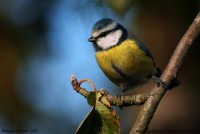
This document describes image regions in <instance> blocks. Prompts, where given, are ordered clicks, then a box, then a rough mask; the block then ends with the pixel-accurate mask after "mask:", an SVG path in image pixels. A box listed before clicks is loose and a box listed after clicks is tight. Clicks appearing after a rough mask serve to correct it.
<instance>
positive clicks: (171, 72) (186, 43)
mask: <svg viewBox="0 0 200 134" xmlns="http://www.w3.org/2000/svg"><path fill="white" fill-rule="evenodd" d="M199 31H200V12H199V13H198V15H197V17H196V18H195V20H194V21H193V23H192V24H191V26H190V27H189V28H188V30H187V31H186V33H185V34H184V35H183V37H182V39H181V40H180V42H179V44H178V45H177V47H176V49H175V51H174V53H173V55H172V57H171V59H170V61H169V63H168V65H167V67H166V68H165V70H164V72H163V74H162V76H161V77H160V79H161V80H162V81H163V82H164V83H165V84H166V85H170V84H171V82H172V81H173V79H174V78H176V76H177V73H178V71H179V69H180V67H181V65H182V63H183V60H184V57H185V56H186V53H187V52H188V50H189V48H190V46H191V45H192V43H193V41H194V39H195V38H196V37H197V35H198V34H199ZM166 91H167V90H165V89H164V88H163V87H162V86H160V87H157V86H156V85H155V86H154V88H153V90H152V91H151V95H150V97H149V98H148V100H147V101H146V102H145V104H144V105H143V107H142V109H141V111H140V112H139V114H138V116H137V118H136V121H135V123H134V125H133V127H132V129H131V132H130V133H131V134H143V133H145V131H146V130H147V129H148V125H149V123H150V121H151V119H152V117H153V115H154V113H155V111H156V109H157V106H158V105H159V103H160V101H161V99H162V97H163V96H164V95H165V93H166Z"/></svg>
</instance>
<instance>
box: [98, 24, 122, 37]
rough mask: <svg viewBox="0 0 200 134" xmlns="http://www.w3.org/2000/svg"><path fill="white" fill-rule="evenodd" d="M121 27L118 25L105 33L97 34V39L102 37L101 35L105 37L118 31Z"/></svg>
mask: <svg viewBox="0 0 200 134" xmlns="http://www.w3.org/2000/svg"><path fill="white" fill-rule="evenodd" d="M119 29H120V28H119V27H118V26H117V27H116V28H114V29H112V30H109V31H106V32H103V33H101V34H100V35H99V36H97V37H96V39H98V38H101V37H105V36H106V35H108V34H110V33H112V32H114V31H117V30H119Z"/></svg>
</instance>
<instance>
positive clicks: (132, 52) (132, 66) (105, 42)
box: [88, 18, 161, 92]
mask: <svg viewBox="0 0 200 134" xmlns="http://www.w3.org/2000/svg"><path fill="white" fill-rule="evenodd" d="M88 41H89V42H91V43H92V44H93V46H94V52H95V57H96V61H97V63H98V65H99V67H100V68H101V70H102V71H103V72H104V74H105V75H106V76H107V77H108V79H110V80H111V81H112V82H113V83H115V84H116V85H117V86H119V87H120V88H121V89H122V90H123V92H124V91H128V90H132V89H135V88H137V87H139V86H141V85H143V84H145V83H147V82H148V81H149V79H151V78H152V77H153V76H154V77H156V78H157V77H159V76H160V74H161V71H160V69H159V68H157V67H156V65H155V61H154V58H153V56H152V54H151V53H150V51H149V50H148V49H147V47H146V46H145V45H144V44H143V43H142V42H141V41H140V40H139V39H138V38H137V37H136V36H135V35H134V34H132V33H131V32H130V31H129V30H127V29H126V28H125V27H124V26H122V25H121V24H120V23H118V22H116V21H114V20H112V19H110V18H103V19H101V20H99V21H97V22H96V23H95V24H94V26H93V27H92V32H91V37H90V38H89V39H88Z"/></svg>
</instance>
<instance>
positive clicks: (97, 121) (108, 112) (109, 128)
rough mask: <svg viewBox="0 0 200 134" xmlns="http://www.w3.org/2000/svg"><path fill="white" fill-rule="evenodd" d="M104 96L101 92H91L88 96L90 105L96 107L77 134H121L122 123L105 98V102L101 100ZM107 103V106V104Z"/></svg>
mask: <svg viewBox="0 0 200 134" xmlns="http://www.w3.org/2000/svg"><path fill="white" fill-rule="evenodd" d="M101 96H102V95H101V94H100V92H99V91H97V92H91V93H90V95H89V96H88V98H87V99H88V103H89V104H90V105H93V103H94V102H95V103H94V106H93V108H92V110H91V111H90V112H89V113H88V115H87V116H86V117H85V119H84V120H83V121H82V122H81V124H80V125H79V127H78V129H77V131H76V133H77V134H119V133H120V121H119V117H118V116H117V114H116V112H115V111H114V110H113V109H112V107H110V104H108V103H109V102H108V101H107V100H105V98H104V99H103V102H102V101H101V100H99V99H100V97H101ZM94 97H96V99H95V101H94ZM105 102H106V104H105ZM108 105H109V106H108Z"/></svg>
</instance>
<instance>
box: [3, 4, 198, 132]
mask: <svg viewBox="0 0 200 134" xmlns="http://www.w3.org/2000/svg"><path fill="white" fill-rule="evenodd" d="M199 9H200V1H198V0H190V1H188V0H177V1H173V0H162V1H160V0H154V1H150V0H146V1H143V0H118V1H115V0H104V1H100V0H95V1H93V0H82V1H79V2H78V1H69V0H29V1H27V0H18V1H16V0H2V1H0V129H1V130H3V129H29V130H30V129H38V131H39V133H41V134H46V133H48V134H58V133H60V134H63V133H74V132H75V130H76V128H77V127H78V125H79V123H80V122H81V121H82V119H83V118H84V116H86V114H87V113H88V112H89V110H90V107H89V106H88V104H87V103H86V100H85V99H84V98H83V97H82V96H80V95H79V94H77V93H76V92H75V91H73V89H72V87H71V85H70V76H71V74H73V73H75V74H76V76H77V78H78V79H82V78H85V77H86V78H89V79H90V80H92V81H93V82H94V84H95V85H96V87H97V88H98V89H100V88H102V87H103V88H106V89H108V91H109V92H110V93H112V94H113V95H115V94H117V93H119V92H121V91H120V89H119V88H118V87H116V86H115V85H114V84H112V83H111V82H110V81H109V80H108V79H107V78H106V77H105V76H104V74H103V73H102V72H101V70H100V69H99V68H98V65H97V63H96V61H95V58H94V53H93V48H92V45H91V44H90V43H89V42H87V38H88V37H90V31H91V28H92V26H93V24H94V23H95V22H96V21H97V20H99V19H101V18H103V17H109V18H112V19H114V20H117V21H119V22H120V23H121V24H123V25H124V26H125V27H126V28H128V29H129V30H130V31H132V32H133V33H135V34H136V35H137V36H138V37H139V38H140V40H142V42H144V43H145V44H146V46H147V47H148V48H149V49H150V51H151V52H152V54H153V56H154V58H155V61H156V63H157V66H158V67H160V68H161V69H162V70H163V69H164V68H165V66H166V64H167V63H168V60H169V58H170V56H171V55H172V53H173V51H174V49H175V47H176V45H177V43H178V42H179V40H180V38H181V37H182V35H183V34H184V32H185V31H186V30H187V28H188V27H189V25H190V24H191V22H192V21H193V19H194V18H195V16H196V15H197V13H198V11H199ZM199 44H200V38H199V37H198V38H197V39H196V40H195V42H194V44H193V46H192V47H191V49H190V51H189V53H188V55H187V57H186V59H185V61H184V63H183V66H182V68H181V71H180V73H179V76H178V78H179V79H180V80H181V85H180V86H179V87H178V88H175V89H173V90H171V91H168V92H167V93H166V95H165V96H164V98H163V100H162V101H161V103H160V105H159V107H158V109H157V111H156V113H155V115H154V118H153V120H152V122H151V124H150V126H149V130H158V131H159V130H162V131H163V130H176V131H182V132H184V131H185V132H186V130H187V131H190V132H191V133H192V132H194V131H195V130H198V132H200V128H199V124H200V114H199V113H200V97H199V94H200V84H199V76H200V71H199V68H200V62H199V58H200V53H199V50H200V45H199ZM152 84H153V82H152V81H150V82H149V83H148V84H147V85H145V86H143V87H141V89H140V90H135V91H133V92H129V93H131V94H136V93H140V92H147V91H149V90H150V88H151V87H152ZM83 86H84V87H86V88H87V89H91V88H90V86H89V85H87V84H83ZM115 109H116V110H117V113H118V114H119V116H120V120H121V132H122V133H128V132H129V131H130V129H131V126H132V124H133V122H134V120H135V118H136V115H137V113H138V111H139V109H140V107H135V106H133V107H129V108H124V109H123V110H120V109H118V108H115ZM1 130H0V133H1ZM164 132H167V131H164Z"/></svg>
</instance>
